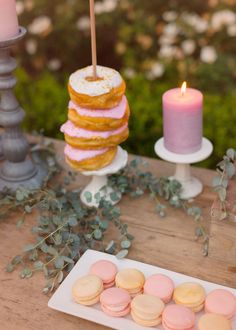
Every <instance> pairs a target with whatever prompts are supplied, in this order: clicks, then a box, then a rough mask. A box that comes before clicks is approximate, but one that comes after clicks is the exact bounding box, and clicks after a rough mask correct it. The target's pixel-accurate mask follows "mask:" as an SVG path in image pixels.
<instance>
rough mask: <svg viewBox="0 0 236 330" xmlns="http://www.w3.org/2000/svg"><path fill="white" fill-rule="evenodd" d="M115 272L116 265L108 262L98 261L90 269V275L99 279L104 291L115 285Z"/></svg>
mask: <svg viewBox="0 0 236 330" xmlns="http://www.w3.org/2000/svg"><path fill="white" fill-rule="evenodd" d="M117 271H118V270H117V267H116V265H115V264H113V262H111V261H108V260H99V261H97V262H95V263H94V264H93V265H92V266H91V267H90V274H93V275H97V276H98V277H100V278H101V280H102V281H103V286H104V288H105V289H107V288H110V287H112V286H113V285H114V284H115V277H116V274H117Z"/></svg>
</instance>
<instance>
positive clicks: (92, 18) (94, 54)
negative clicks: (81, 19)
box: [89, 0, 97, 80]
mask: <svg viewBox="0 0 236 330" xmlns="http://www.w3.org/2000/svg"><path fill="white" fill-rule="evenodd" d="M89 2H90V25H91V50H92V65H93V79H94V80H96V79H97V45H96V20H95V12H94V0H89Z"/></svg>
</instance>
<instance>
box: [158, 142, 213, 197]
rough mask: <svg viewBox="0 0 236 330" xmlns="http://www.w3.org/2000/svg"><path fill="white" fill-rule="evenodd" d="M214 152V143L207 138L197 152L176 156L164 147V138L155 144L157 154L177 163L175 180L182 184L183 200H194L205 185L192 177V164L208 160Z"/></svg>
mask: <svg viewBox="0 0 236 330" xmlns="http://www.w3.org/2000/svg"><path fill="white" fill-rule="evenodd" d="M212 151H213V145H212V143H211V142H210V141H209V140H207V139H206V138H203V139H202V147H201V149H200V150H198V151H197V152H194V153H192V154H188V155H183V154H176V153H174V152H171V151H169V150H167V149H166V148H165V146H164V138H161V139H160V140H158V141H157V142H156V144H155V152H156V154H157V155H158V156H159V157H160V158H162V159H164V160H166V161H168V162H171V163H176V170H175V174H174V176H173V177H171V178H173V179H176V180H178V181H179V182H180V183H181V184H182V192H181V198H182V199H190V198H194V197H196V196H197V195H199V194H200V193H201V192H202V189H203V185H202V183H201V181H199V180H198V179H196V178H194V177H193V176H191V168H190V164H194V163H198V162H200V161H202V160H204V159H206V158H208V157H209V156H210V155H211V153H212Z"/></svg>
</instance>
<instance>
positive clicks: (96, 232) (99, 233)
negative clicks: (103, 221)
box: [93, 229, 102, 240]
mask: <svg viewBox="0 0 236 330" xmlns="http://www.w3.org/2000/svg"><path fill="white" fill-rule="evenodd" d="M93 236H94V238H95V239H97V240H100V239H101V238H102V231H101V230H100V229H95V230H94V232H93Z"/></svg>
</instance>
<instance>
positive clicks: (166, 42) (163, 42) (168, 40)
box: [158, 35, 175, 45]
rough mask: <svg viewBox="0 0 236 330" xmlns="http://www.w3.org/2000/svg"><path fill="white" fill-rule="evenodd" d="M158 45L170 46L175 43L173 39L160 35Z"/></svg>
mask: <svg viewBox="0 0 236 330" xmlns="http://www.w3.org/2000/svg"><path fill="white" fill-rule="evenodd" d="M158 42H159V44H160V45H172V44H173V43H174V42H175V37H173V36H168V35H162V36H160V38H159V40H158Z"/></svg>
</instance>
